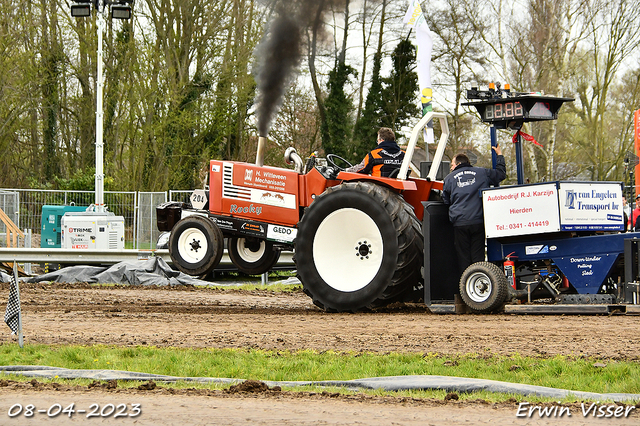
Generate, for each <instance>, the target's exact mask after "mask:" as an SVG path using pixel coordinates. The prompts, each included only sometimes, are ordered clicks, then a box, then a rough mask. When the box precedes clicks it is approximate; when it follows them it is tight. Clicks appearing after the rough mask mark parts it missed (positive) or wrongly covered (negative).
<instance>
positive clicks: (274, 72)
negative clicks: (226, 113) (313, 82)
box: [256, 0, 336, 136]
mask: <svg viewBox="0 0 640 426" xmlns="http://www.w3.org/2000/svg"><path fill="white" fill-rule="evenodd" d="M334 1H336V0H276V1H275V2H272V6H273V7H274V10H275V11H276V12H275V18H274V19H273V20H272V21H271V22H270V23H269V26H268V29H267V31H266V32H265V35H264V37H263V40H262V42H261V43H260V45H259V46H258V49H257V51H256V56H257V57H258V67H259V68H258V72H257V76H256V81H257V84H258V102H257V110H256V114H257V117H258V131H259V132H260V136H267V133H268V132H269V127H270V126H271V120H272V119H273V116H274V115H275V113H276V111H277V109H278V107H279V106H280V104H281V102H282V95H284V92H285V91H286V89H287V87H288V84H289V82H290V79H291V77H292V76H293V72H294V71H295V69H296V67H297V66H298V64H299V63H300V58H301V56H302V46H301V44H302V39H303V35H304V32H305V31H306V30H307V29H308V28H309V27H310V26H311V25H313V24H314V22H320V23H321V22H322V15H323V12H324V10H325V9H326V7H327V5H329V4H330V3H332V2H334ZM320 26H322V24H320Z"/></svg>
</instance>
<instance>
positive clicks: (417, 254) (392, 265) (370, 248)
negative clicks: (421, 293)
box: [295, 182, 423, 312]
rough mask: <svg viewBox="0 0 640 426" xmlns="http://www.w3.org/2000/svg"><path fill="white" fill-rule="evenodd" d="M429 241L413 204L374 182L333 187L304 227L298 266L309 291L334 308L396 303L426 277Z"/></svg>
mask: <svg viewBox="0 0 640 426" xmlns="http://www.w3.org/2000/svg"><path fill="white" fill-rule="evenodd" d="M422 248H423V241H422V229H421V226H420V222H419V221H418V220H417V219H416V218H415V214H414V212H413V209H412V207H411V206H410V205H409V204H407V203H405V202H404V200H403V199H402V198H401V197H400V196H399V195H398V194H396V193H394V192H392V191H390V190H389V189H387V188H385V187H382V186H380V185H376V184H372V183H368V182H355V183H353V182H350V183H345V184H341V185H338V186H334V187H330V188H328V189H327V190H326V191H325V192H324V193H322V194H321V195H320V196H319V197H317V198H316V200H315V201H314V202H313V203H312V204H311V206H309V207H308V208H307V209H306V211H305V213H304V216H303V217H302V220H301V221H300V224H299V227H298V236H297V238H296V249H295V250H296V254H295V260H296V267H297V269H298V275H299V278H300V281H301V282H302V285H303V289H304V292H305V293H306V294H307V295H308V296H310V297H311V298H312V300H313V303H314V304H316V305H317V306H319V307H320V308H322V309H325V310H326V311H328V312H343V311H348V312H355V311H359V310H362V309H367V308H376V307H379V306H384V305H387V304H389V303H391V302H394V301H396V300H398V299H400V297H401V296H402V295H403V293H405V292H408V291H411V290H412V289H413V286H414V285H417V284H419V283H420V281H421V280H422V277H421V273H420V271H421V266H422V262H423V252H422Z"/></svg>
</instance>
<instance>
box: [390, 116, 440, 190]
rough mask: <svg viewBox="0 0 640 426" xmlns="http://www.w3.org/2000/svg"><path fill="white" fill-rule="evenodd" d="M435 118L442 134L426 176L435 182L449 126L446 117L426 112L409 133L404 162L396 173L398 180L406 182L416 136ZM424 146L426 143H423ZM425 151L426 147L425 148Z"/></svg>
mask: <svg viewBox="0 0 640 426" xmlns="http://www.w3.org/2000/svg"><path fill="white" fill-rule="evenodd" d="M434 118H437V119H439V120H440V129H441V130H442V133H441V134H440V140H439V141H438V148H437V149H436V153H435V155H434V157H433V163H431V168H430V169H429V174H428V175H427V179H428V180H435V179H436V173H438V168H439V167H440V163H441V162H442V156H443V155H444V149H445V148H446V146H447V139H448V138H449V124H448V123H447V116H446V114H444V113H442V112H434V111H431V112H428V113H427V114H425V116H424V117H422V118H421V119H420V121H419V122H418V124H416V126H415V127H414V128H413V130H412V131H411V138H410V139H409V145H407V150H406V151H405V154H404V160H403V161H402V166H400V172H398V178H397V179H398V180H406V178H407V172H408V171H409V164H411V159H412V158H413V151H415V148H416V143H417V142H418V136H419V135H420V132H422V131H423V129H424V128H425V126H426V125H427V123H428V122H430V121H431V120H433V119H434ZM425 145H426V141H425ZM425 149H426V146H425Z"/></svg>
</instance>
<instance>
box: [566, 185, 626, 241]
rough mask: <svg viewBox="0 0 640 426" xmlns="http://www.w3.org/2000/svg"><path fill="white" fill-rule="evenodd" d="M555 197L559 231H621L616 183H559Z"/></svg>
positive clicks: (620, 214) (622, 220)
mask: <svg viewBox="0 0 640 426" xmlns="http://www.w3.org/2000/svg"><path fill="white" fill-rule="evenodd" d="M558 197H559V198H558V200H559V204H560V226H561V229H562V230H563V231H622V230H623V229H624V213H623V206H622V184H621V183H620V182H560V183H559V189H558Z"/></svg>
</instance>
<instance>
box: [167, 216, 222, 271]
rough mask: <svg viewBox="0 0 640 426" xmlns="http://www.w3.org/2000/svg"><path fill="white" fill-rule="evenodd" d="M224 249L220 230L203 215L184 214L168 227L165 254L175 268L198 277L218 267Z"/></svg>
mask: <svg viewBox="0 0 640 426" xmlns="http://www.w3.org/2000/svg"><path fill="white" fill-rule="evenodd" d="M223 251H224V238H223V236H222V231H220V228H218V225H216V224H215V223H214V222H213V221H212V220H211V219H209V218H207V217H204V216H195V215H194V216H187V217H185V218H184V219H181V220H180V221H179V222H178V223H176V225H175V226H174V227H173V229H172V230H171V238H170V239H169V255H170V256H171V260H172V261H173V264H174V265H175V266H176V267H177V268H178V270H180V271H182V272H184V273H185V274H189V275H193V276H199V275H205V274H208V273H209V272H211V271H213V269H214V268H215V267H216V266H218V263H220V259H221V258H222V253H223Z"/></svg>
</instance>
